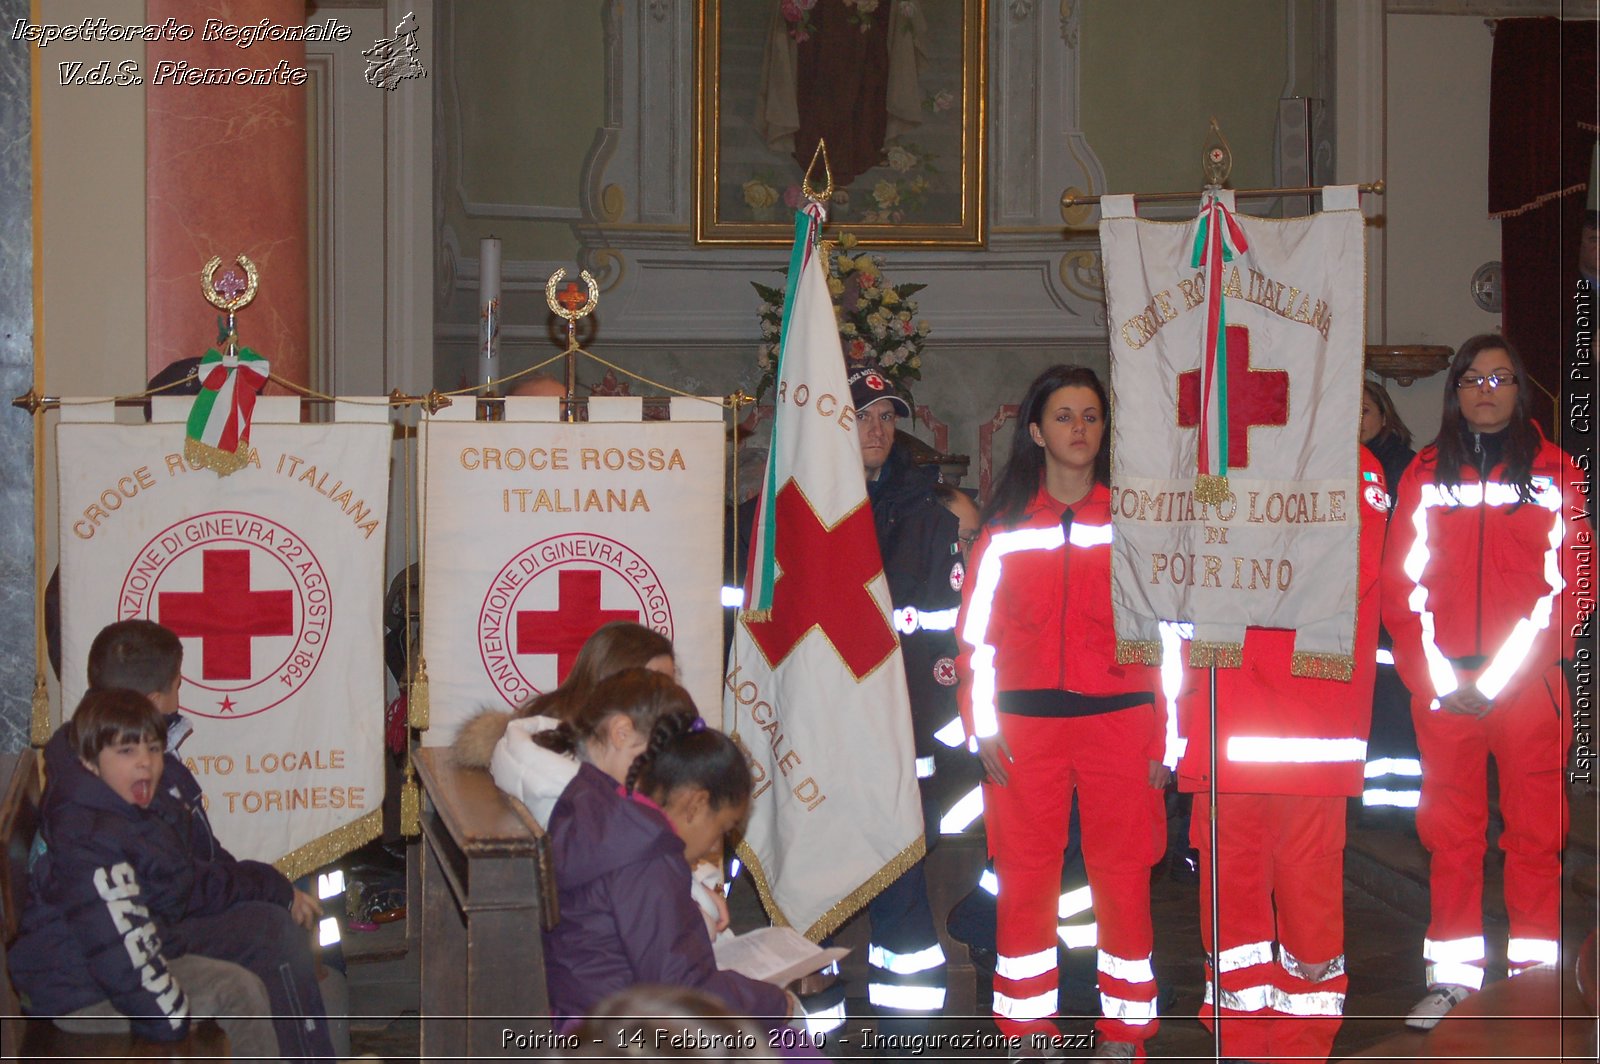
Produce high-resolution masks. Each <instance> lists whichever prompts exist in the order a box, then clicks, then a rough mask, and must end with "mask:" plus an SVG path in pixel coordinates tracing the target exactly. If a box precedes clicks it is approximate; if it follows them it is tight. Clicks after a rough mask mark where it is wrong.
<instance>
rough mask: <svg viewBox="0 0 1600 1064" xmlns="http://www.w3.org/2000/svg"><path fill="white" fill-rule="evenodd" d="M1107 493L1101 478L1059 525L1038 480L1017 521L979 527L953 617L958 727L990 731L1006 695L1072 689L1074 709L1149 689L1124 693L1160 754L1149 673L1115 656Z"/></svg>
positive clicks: (1055, 505)
mask: <svg viewBox="0 0 1600 1064" xmlns="http://www.w3.org/2000/svg"><path fill="white" fill-rule="evenodd" d="M1110 499H1111V496H1110V493H1109V492H1108V491H1107V490H1106V488H1105V486H1104V485H1101V484H1096V485H1095V486H1094V488H1093V489H1092V490H1091V491H1090V492H1089V494H1088V495H1087V496H1085V497H1084V498H1083V499H1082V500H1081V501H1080V502H1078V503H1077V504H1075V505H1074V506H1073V507H1072V511H1073V520H1072V524H1071V528H1070V531H1066V532H1064V531H1063V527H1062V517H1061V515H1062V510H1063V509H1064V507H1063V506H1062V505H1061V504H1060V503H1059V502H1057V501H1056V500H1055V499H1053V498H1052V497H1051V496H1050V494H1049V493H1048V492H1047V491H1045V490H1044V488H1043V487H1041V488H1040V489H1039V492H1038V494H1037V495H1035V496H1034V498H1033V501H1032V502H1031V503H1029V505H1028V511H1027V514H1026V516H1025V517H1024V518H1023V520H1022V521H1021V522H1019V523H1018V524H1016V525H1013V526H1010V527H996V526H993V525H989V526H985V528H984V530H983V533H982V535H981V536H980V537H979V539H978V542H977V545H976V546H975V547H974V549H973V560H972V566H971V570H970V572H969V573H968V576H967V582H966V586H965V587H964V588H963V589H962V597H961V615H960V617H959V619H958V620H957V622H956V631H957V633H958V634H959V635H960V637H961V654H960V657H959V658H957V660H956V674H957V676H958V677H959V680H960V705H961V717H962V720H963V721H964V722H965V724H966V728H967V735H968V736H973V737H983V736H989V735H994V734H995V733H996V731H997V728H998V723H997V717H996V713H997V710H998V709H999V708H1003V707H1002V706H1001V703H1004V702H1005V701H1006V697H1005V696H1007V695H1017V694H1019V693H1020V692H1046V693H1048V692H1061V691H1066V692H1072V693H1073V694H1075V695H1082V696H1088V700H1087V701H1085V703H1084V704H1083V705H1082V706H1081V707H1080V710H1079V711H1080V712H1082V713H1092V712H1105V711H1106V710H1107V709H1109V708H1114V706H1112V705H1105V706H1096V705H1095V704H1094V701H1093V700H1096V699H1102V698H1114V697H1116V696H1126V695H1133V696H1142V695H1144V694H1145V693H1147V692H1149V693H1151V695H1152V697H1151V700H1150V702H1149V703H1143V700H1142V698H1137V697H1136V698H1135V700H1134V702H1137V703H1139V704H1147V705H1148V706H1149V707H1150V711H1151V712H1152V713H1154V714H1155V715H1156V723H1157V728H1156V729H1155V731H1154V734H1155V735H1156V736H1157V741H1156V745H1155V746H1153V747H1152V749H1151V750H1150V752H1149V756H1150V757H1152V758H1154V759H1155V760H1157V761H1159V760H1161V755H1162V750H1161V749H1160V746H1161V738H1160V737H1161V736H1162V734H1163V733H1164V731H1165V728H1166V717H1165V708H1164V707H1163V706H1162V704H1161V699H1160V698H1159V697H1155V695H1154V692H1155V691H1156V686H1157V674H1156V672H1155V670H1154V669H1152V668H1150V667H1148V666H1145V665H1139V664H1132V665H1118V664H1117V654H1116V646H1117V637H1116V630H1115V628H1114V627H1113V625H1112V621H1111V505H1110ZM1134 702H1130V704H1134ZM1064 715H1073V714H1064Z"/></svg>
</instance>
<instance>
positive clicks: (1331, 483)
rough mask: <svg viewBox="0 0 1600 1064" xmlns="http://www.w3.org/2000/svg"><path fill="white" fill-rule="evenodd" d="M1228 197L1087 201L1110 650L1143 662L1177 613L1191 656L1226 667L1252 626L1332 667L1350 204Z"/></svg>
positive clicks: (1360, 299) (1350, 505) (1346, 541)
mask: <svg viewBox="0 0 1600 1064" xmlns="http://www.w3.org/2000/svg"><path fill="white" fill-rule="evenodd" d="M1232 199H1233V197H1232V194H1231V193H1229V192H1226V191H1223V190H1208V191H1207V193H1206V194H1205V197H1204V200H1203V202H1202V205H1201V209H1200V212H1199V214H1198V215H1197V216H1196V218H1195V219H1194V220H1192V221H1189V222H1155V221H1145V220H1142V219H1139V218H1136V217H1135V216H1134V211H1133V203H1132V198H1131V197H1128V196H1111V197H1105V198H1104V199H1102V200H1101V209H1102V221H1101V223H1100V240H1101V246H1102V249H1103V252H1104V261H1105V285H1106V311H1107V318H1108V321H1109V326H1110V330H1109V331H1110V338H1111V406H1112V451H1111V454H1112V466H1111V481H1112V488H1111V500H1112V516H1113V521H1114V524H1115V528H1116V538H1115V541H1114V546H1113V562H1112V600H1113V606H1114V609H1115V614H1116V625H1117V641H1118V654H1119V657H1121V658H1122V659H1123V660H1129V661H1131V660H1143V661H1146V662H1149V663H1151V664H1154V663H1156V662H1157V661H1159V657H1160V645H1161V644H1160V634H1159V627H1158V626H1159V624H1160V622H1161V621H1177V622H1193V624H1194V641H1193V643H1192V644H1191V648H1190V660H1191V663H1192V664H1195V665H1197V666H1202V665H1210V664H1215V665H1218V666H1221V667H1237V666H1238V665H1239V664H1240V663H1241V660H1242V658H1241V652H1242V647H1243V643H1244V632H1245V628H1246V627H1247V626H1251V625H1260V626H1264V627H1269V628H1290V629H1294V630H1295V631H1296V633H1297V635H1296V643H1295V646H1296V650H1297V651H1298V652H1299V656H1300V658H1303V660H1305V661H1307V662H1315V663H1316V666H1315V667H1316V668H1317V669H1318V670H1320V671H1321V672H1327V671H1328V670H1330V669H1333V670H1335V671H1338V670H1339V669H1341V668H1343V667H1346V666H1347V664H1348V661H1349V658H1350V655H1351V652H1352V648H1353V641H1354V637H1355V604H1356V514H1357V511H1358V510H1359V506H1358V505H1357V503H1358V502H1359V500H1358V499H1356V498H1355V497H1354V492H1353V490H1352V489H1351V487H1350V485H1351V484H1352V483H1356V482H1357V481H1358V480H1359V464H1358V453H1359V451H1358V449H1359V447H1360V442H1359V429H1360V421H1361V379H1362V378H1361V366H1362V355H1363V350H1364V348H1363V344H1364V336H1365V331H1366V323H1365V303H1364V300H1365V285H1366V267H1365V258H1364V252H1363V244H1362V218H1361V212H1360V210H1359V208H1358V204H1357V199H1356V190H1355V189H1354V188H1353V187H1345V188H1329V189H1327V190H1326V191H1325V194H1324V209H1323V210H1322V211H1321V212H1319V213H1317V214H1313V215H1310V216H1308V217H1304V218H1289V219H1275V218H1254V217H1250V216H1248V215H1242V214H1236V213H1235V212H1234V205H1233V202H1232ZM1341 661H1343V662H1344V663H1346V666H1341V665H1340V664H1339V663H1340V662H1341Z"/></svg>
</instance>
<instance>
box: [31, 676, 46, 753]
mask: <svg viewBox="0 0 1600 1064" xmlns="http://www.w3.org/2000/svg"><path fill="white" fill-rule="evenodd" d="M28 741H29V742H30V743H32V744H33V745H34V746H43V745H44V744H45V743H47V742H49V741H50V688H49V687H47V686H46V685H45V682H44V673H42V672H35V673H34V674H33V726H32V729H31V732H30V735H29V739H28Z"/></svg>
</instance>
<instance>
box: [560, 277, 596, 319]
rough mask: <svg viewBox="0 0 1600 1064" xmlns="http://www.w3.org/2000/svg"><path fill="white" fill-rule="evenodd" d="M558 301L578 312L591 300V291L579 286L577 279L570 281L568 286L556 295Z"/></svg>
mask: <svg viewBox="0 0 1600 1064" xmlns="http://www.w3.org/2000/svg"><path fill="white" fill-rule="evenodd" d="M556 302H557V303H560V304H561V305H562V306H564V307H566V308H567V309H568V310H570V311H573V312H574V313H576V312H577V311H579V310H581V309H582V308H583V306H584V305H585V304H586V303H588V302H589V293H588V292H585V291H584V290H583V289H581V288H579V287H578V282H577V281H568V282H567V287H565V288H563V289H562V290H561V293H560V294H559V295H557V296H556Z"/></svg>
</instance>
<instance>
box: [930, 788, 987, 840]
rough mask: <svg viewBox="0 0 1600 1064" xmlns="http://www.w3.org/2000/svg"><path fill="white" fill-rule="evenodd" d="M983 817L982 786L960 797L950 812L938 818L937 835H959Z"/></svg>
mask: <svg viewBox="0 0 1600 1064" xmlns="http://www.w3.org/2000/svg"><path fill="white" fill-rule="evenodd" d="M982 815H983V785H982V784H979V785H978V786H976V787H974V788H972V790H970V791H968V792H967V793H966V794H964V795H962V796H961V798H960V800H959V801H957V802H956V804H955V805H952V806H951V807H950V811H949V812H948V813H946V814H945V815H944V816H942V817H940V818H939V834H941V835H959V834H961V833H962V832H963V831H965V830H967V828H969V827H971V826H972V822H973V821H974V820H977V819H978V818H979V817H980V816H982Z"/></svg>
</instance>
